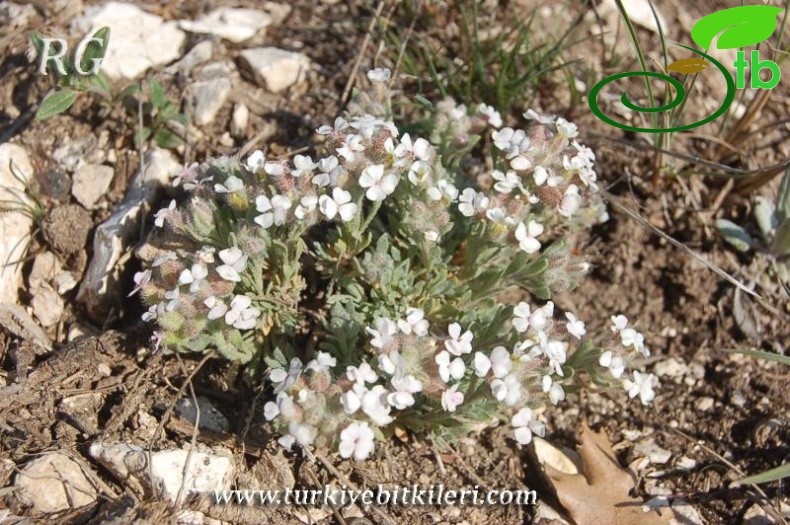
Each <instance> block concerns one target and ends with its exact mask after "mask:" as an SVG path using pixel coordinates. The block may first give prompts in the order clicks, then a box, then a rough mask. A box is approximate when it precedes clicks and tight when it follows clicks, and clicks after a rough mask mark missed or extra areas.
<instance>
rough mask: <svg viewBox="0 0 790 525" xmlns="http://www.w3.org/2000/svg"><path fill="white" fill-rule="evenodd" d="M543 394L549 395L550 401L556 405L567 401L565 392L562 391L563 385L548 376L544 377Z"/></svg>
mask: <svg viewBox="0 0 790 525" xmlns="http://www.w3.org/2000/svg"><path fill="white" fill-rule="evenodd" d="M543 392H545V393H547V394H549V400H550V401H551V402H552V404H554V405H556V404H557V403H559V402H560V401H562V400H563V399H565V390H563V389H562V385H561V384H559V383H555V382H554V380H553V379H552V378H551V376H548V375H546V376H543Z"/></svg>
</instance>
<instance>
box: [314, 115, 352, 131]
mask: <svg viewBox="0 0 790 525" xmlns="http://www.w3.org/2000/svg"><path fill="white" fill-rule="evenodd" d="M347 126H348V122H346V119H344V118H343V117H337V118H336V119H335V125H334V127H333V126H329V125H327V124H324V125H323V126H321V127H320V128H318V129H317V130H315V132H316V133H318V134H319V135H330V134H332V133H334V132H335V131H341V130H343V129H345V128H346V127H347Z"/></svg>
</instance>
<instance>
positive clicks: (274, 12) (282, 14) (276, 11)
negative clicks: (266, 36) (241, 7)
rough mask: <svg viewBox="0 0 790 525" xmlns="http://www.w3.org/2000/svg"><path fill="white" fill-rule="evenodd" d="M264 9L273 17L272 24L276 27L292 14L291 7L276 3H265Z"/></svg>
mask: <svg viewBox="0 0 790 525" xmlns="http://www.w3.org/2000/svg"><path fill="white" fill-rule="evenodd" d="M263 8H264V9H266V12H267V13H269V15H270V16H271V17H272V23H273V24H275V25H280V24H282V23H283V22H284V21H285V19H286V18H288V15H290V14H291V6H290V5H288V4H278V3H276V2H265V3H264V4H263Z"/></svg>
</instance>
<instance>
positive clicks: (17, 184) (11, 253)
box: [0, 142, 33, 303]
mask: <svg viewBox="0 0 790 525" xmlns="http://www.w3.org/2000/svg"><path fill="white" fill-rule="evenodd" d="M12 166H13V168H12ZM32 176H33V165H32V164H31V163H30V158H28V156H27V152H25V150H24V149H23V148H22V147H21V146H17V145H16V144H11V143H8V142H7V143H5V144H2V145H0V201H2V202H3V203H2V204H0V210H2V211H0V303H16V302H17V300H18V299H19V284H20V281H21V279H22V273H21V272H22V264H21V263H20V262H19V261H20V260H21V259H23V258H24V255H25V253H26V251H27V245H28V241H29V240H30V237H29V236H30V230H31V228H32V226H33V219H32V218H31V217H30V216H29V215H28V214H26V213H24V209H25V208H27V207H30V206H32V203H31V201H30V199H29V198H28V197H27V195H26V194H25V186H26V185H27V182H28V181H29V180H30V179H31V178H32Z"/></svg>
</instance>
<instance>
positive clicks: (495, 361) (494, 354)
mask: <svg viewBox="0 0 790 525" xmlns="http://www.w3.org/2000/svg"><path fill="white" fill-rule="evenodd" d="M512 368H513V361H512V360H511V359H510V352H508V351H507V348H505V347H504V346H497V347H495V348H494V349H493V350H492V351H491V371H492V372H493V373H494V377H497V378H503V377H505V376H506V375H508V374H509V373H510V370H511V369H512Z"/></svg>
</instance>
